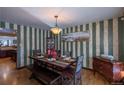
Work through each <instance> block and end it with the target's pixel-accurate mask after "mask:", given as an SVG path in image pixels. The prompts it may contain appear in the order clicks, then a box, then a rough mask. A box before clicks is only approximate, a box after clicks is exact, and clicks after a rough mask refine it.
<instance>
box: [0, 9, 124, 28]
mask: <svg viewBox="0 0 124 93" xmlns="http://www.w3.org/2000/svg"><path fill="white" fill-rule="evenodd" d="M122 13H124V8H122V7H20V8H19V7H18V8H17V7H15V8H9V7H4V8H0V19H1V20H6V21H9V22H14V23H18V24H24V25H31V26H35V27H40V28H43V29H49V28H50V27H53V26H54V25H55V18H54V16H55V15H58V16H59V18H58V25H59V26H60V27H62V28H65V27H68V26H72V25H78V24H86V23H89V22H95V21H98V20H99V21H100V20H104V19H109V18H112V17H117V16H120V15H122Z"/></svg>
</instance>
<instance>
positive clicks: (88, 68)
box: [82, 67, 93, 71]
mask: <svg viewBox="0 0 124 93" xmlns="http://www.w3.org/2000/svg"><path fill="white" fill-rule="evenodd" d="M82 69H86V70H91V71H93V69H91V68H87V67H82Z"/></svg>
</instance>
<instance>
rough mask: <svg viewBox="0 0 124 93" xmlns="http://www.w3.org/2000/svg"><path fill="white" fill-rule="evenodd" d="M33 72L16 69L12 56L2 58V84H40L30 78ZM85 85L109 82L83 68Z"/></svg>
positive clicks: (0, 68)
mask: <svg viewBox="0 0 124 93" xmlns="http://www.w3.org/2000/svg"><path fill="white" fill-rule="evenodd" d="M30 75H31V72H30V71H29V70H28V69H26V68H23V69H19V70H18V69H16V63H15V62H13V61H12V60H11V59H10V58H1V59H0V85H39V84H41V83H39V82H38V81H37V80H35V79H31V80H30V79H29V77H30ZM82 84H83V85H103V84H109V83H108V82H107V81H106V80H105V79H104V78H103V77H102V76H101V75H99V74H98V73H96V74H95V76H94V75H93V72H92V71H90V70H86V69H83V71H82Z"/></svg>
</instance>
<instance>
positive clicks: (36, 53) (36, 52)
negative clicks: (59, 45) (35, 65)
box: [33, 49, 41, 56]
mask: <svg viewBox="0 0 124 93" xmlns="http://www.w3.org/2000/svg"><path fill="white" fill-rule="evenodd" d="M33 56H41V49H37V50H33Z"/></svg>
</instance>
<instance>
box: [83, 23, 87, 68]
mask: <svg viewBox="0 0 124 93" xmlns="http://www.w3.org/2000/svg"><path fill="white" fill-rule="evenodd" d="M83 31H86V25H85V24H84V25H83ZM83 54H84V60H83V67H86V66H87V65H86V64H87V62H86V58H87V57H86V56H87V55H86V41H84V42H83Z"/></svg>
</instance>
